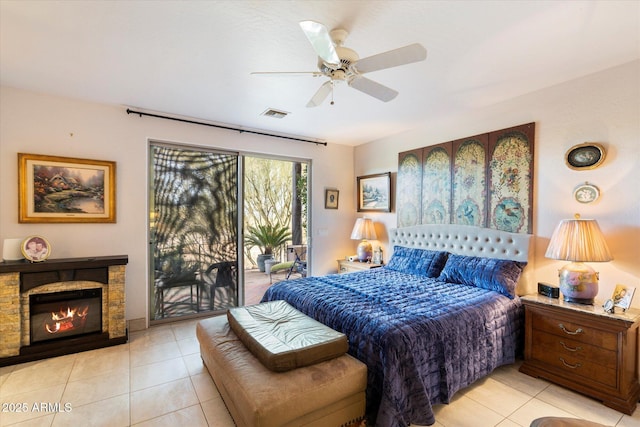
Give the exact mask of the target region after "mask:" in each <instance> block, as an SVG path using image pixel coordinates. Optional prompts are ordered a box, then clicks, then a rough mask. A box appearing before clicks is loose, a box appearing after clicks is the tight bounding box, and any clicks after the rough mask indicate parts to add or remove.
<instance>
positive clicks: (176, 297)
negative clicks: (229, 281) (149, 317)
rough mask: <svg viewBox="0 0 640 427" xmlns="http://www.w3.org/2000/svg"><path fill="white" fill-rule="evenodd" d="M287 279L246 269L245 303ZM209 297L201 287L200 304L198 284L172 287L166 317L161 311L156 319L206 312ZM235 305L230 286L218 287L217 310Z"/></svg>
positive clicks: (281, 275)
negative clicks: (274, 284)
mask: <svg viewBox="0 0 640 427" xmlns="http://www.w3.org/2000/svg"><path fill="white" fill-rule="evenodd" d="M299 276H300V275H299V274H294V275H293V276H292V277H291V278H292V279H293V278H296V277H299ZM285 279H286V274H284V273H279V274H274V275H273V276H272V279H270V277H269V275H268V274H266V273H264V272H261V271H260V270H258V269H257V268H252V269H248V270H244V286H245V292H244V294H245V301H244V305H253V304H258V303H259V302H260V300H261V299H262V296H263V295H264V293H265V291H266V290H267V289H268V288H269V286H271V285H272V283H271V282H270V280H273V283H277V282H279V281H281V280H285ZM209 298H210V296H209V295H208V293H207V292H205V291H204V290H203V289H200V297H199V305H198V304H197V300H198V295H197V289H196V285H194V286H193V287H189V286H184V287H178V288H172V289H169V290H167V291H166V292H165V295H164V304H165V309H164V317H163V316H162V314H161V313H160V311H159V308H158V312H157V314H156V319H162V318H165V319H166V318H171V317H179V316H184V315H191V314H197V313H202V312H205V311H207V310H208V309H209V307H210V304H209ZM230 306H233V301H232V298H231V295H230V292H229V289H228V288H222V289H218V291H217V292H216V295H215V300H214V309H215V310H224V309H226V308H227V307H230Z"/></svg>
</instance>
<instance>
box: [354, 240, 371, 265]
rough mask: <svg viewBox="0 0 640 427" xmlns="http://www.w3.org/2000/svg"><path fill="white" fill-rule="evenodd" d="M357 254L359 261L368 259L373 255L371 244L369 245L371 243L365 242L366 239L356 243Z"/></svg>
mask: <svg viewBox="0 0 640 427" xmlns="http://www.w3.org/2000/svg"><path fill="white" fill-rule="evenodd" d="M357 254H358V259H359V260H360V262H367V261H370V260H371V256H372V255H373V246H371V243H369V242H367V241H366V240H363V241H362V242H360V244H359V245H358V250H357Z"/></svg>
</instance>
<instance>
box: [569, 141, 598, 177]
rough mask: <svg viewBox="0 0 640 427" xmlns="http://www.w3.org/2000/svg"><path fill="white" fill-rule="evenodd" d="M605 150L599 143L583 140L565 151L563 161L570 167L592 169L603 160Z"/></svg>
mask: <svg viewBox="0 0 640 427" xmlns="http://www.w3.org/2000/svg"><path fill="white" fill-rule="evenodd" d="M604 156H605V151H604V147H603V146H602V145H601V144H598V143H596V142H585V143H584V144H578V145H574V146H573V147H571V148H570V149H569V151H567V154H566V155H565V161H566V163H567V166H569V167H570V168H571V169H576V170H581V169H594V168H597V167H598V166H600V163H602V162H603V161H604Z"/></svg>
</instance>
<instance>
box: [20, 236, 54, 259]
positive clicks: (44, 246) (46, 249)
mask: <svg viewBox="0 0 640 427" xmlns="http://www.w3.org/2000/svg"><path fill="white" fill-rule="evenodd" d="M20 249H21V250H22V255H24V257H25V258H26V259H27V260H28V261H31V262H40V261H44V260H45V259H47V258H49V255H51V245H50V244H49V242H48V241H47V239H45V238H44V237H42V236H29V237H27V238H26V239H24V240H23V242H22V247H21V248H20Z"/></svg>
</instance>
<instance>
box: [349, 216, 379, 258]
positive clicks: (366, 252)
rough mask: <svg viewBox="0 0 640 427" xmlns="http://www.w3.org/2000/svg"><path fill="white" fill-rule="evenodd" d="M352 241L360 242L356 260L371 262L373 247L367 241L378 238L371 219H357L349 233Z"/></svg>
mask: <svg viewBox="0 0 640 427" xmlns="http://www.w3.org/2000/svg"><path fill="white" fill-rule="evenodd" d="M351 238H352V239H353V240H362V241H361V242H360V243H359V244H358V251H357V252H358V259H359V260H360V262H367V261H371V256H372V255H373V252H372V251H373V247H372V246H371V243H369V242H368V241H367V240H368V239H369V240H375V239H377V238H378V236H377V235H376V229H375V228H374V227H373V221H372V220H371V218H358V219H357V220H356V224H355V225H354V226H353V231H352V232H351Z"/></svg>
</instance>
